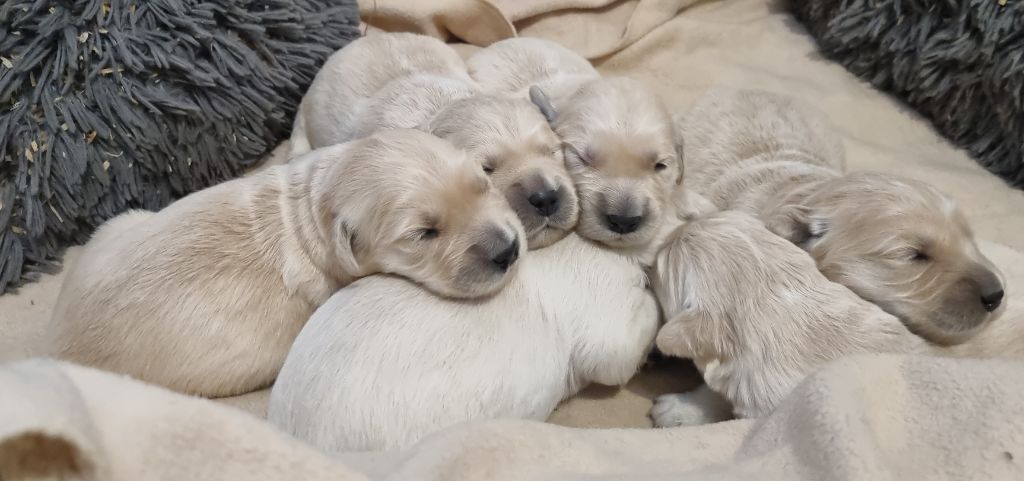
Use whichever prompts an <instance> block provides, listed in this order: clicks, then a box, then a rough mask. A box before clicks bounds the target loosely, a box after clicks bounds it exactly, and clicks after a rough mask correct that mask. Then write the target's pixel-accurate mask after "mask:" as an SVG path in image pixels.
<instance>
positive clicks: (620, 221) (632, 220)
mask: <svg viewBox="0 0 1024 481" xmlns="http://www.w3.org/2000/svg"><path fill="white" fill-rule="evenodd" d="M604 217H605V221H606V222H607V223H608V229H609V230H611V231H612V232H614V233H616V234H629V233H631V232H636V230H637V229H639V228H640V224H642V223H643V221H644V217H643V216H641V215H635V216H626V215H615V214H607V215H605V216H604Z"/></svg>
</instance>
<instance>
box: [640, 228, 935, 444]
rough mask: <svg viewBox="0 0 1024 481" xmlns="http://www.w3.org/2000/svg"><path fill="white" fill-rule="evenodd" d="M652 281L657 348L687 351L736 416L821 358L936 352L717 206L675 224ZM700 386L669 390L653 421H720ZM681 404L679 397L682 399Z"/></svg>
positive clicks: (751, 410)
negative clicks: (658, 311)
mask: <svg viewBox="0 0 1024 481" xmlns="http://www.w3.org/2000/svg"><path fill="white" fill-rule="evenodd" d="M653 278H654V282H653V283H654V288H655V292H656V293H657V296H658V299H659V301H660V303H661V307H662V310H663V312H664V314H665V318H666V319H667V322H666V324H665V326H664V327H662V328H661V330H660V332H659V333H658V336H657V345H658V349H659V350H661V351H662V352H664V353H665V354H668V355H672V356H678V357H686V358H691V359H693V360H694V362H695V363H696V365H697V368H698V369H699V370H700V371H701V373H702V374H703V375H704V379H705V381H706V382H707V386H708V387H709V388H710V389H712V390H714V391H715V392H717V393H720V394H722V395H723V396H724V397H725V398H726V399H728V401H730V402H731V403H732V406H733V407H734V409H735V413H736V415H738V416H739V417H762V416H766V415H768V414H770V413H771V411H772V410H773V409H774V407H775V406H776V405H777V404H778V403H779V402H780V401H781V400H782V398H784V397H785V396H786V395H787V394H788V393H789V392H790V391H791V390H792V389H793V388H794V387H795V386H796V385H797V384H798V383H799V382H800V381H801V380H803V379H804V378H805V377H806V376H808V375H809V374H811V373H812V372H814V371H815V370H817V369H818V368H819V367H821V366H822V365H824V364H826V363H828V362H830V361H833V360H837V359H840V358H842V357H846V356H851V355H855V354H862V353H902V354H941V353H944V352H945V351H943V350H942V348H938V347H934V346H932V345H930V344H929V343H928V342H927V341H925V340H924V339H922V338H920V337H918V336H916V335H914V334H913V333H911V332H910V331H909V330H907V328H906V327H905V326H904V325H903V324H902V323H901V322H900V321H899V319H897V318H896V317H894V316H892V315H890V314H888V313H886V312H885V311H883V310H882V309H880V308H879V307H878V306H876V305H874V304H872V303H870V302H868V301H865V300H863V299H861V298H860V297H858V296H857V295H856V294H854V293H853V292H851V291H850V290H849V289H847V288H846V287H843V286H841V285H839V284H836V283H834V282H831V281H829V280H828V279H826V278H825V276H824V275H822V274H821V272H819V271H818V269H817V268H816V266H815V264H814V260H813V259H811V257H810V256H808V255H807V253H806V252H804V251H803V250H801V249H800V248H798V247H796V246H794V245H792V244H791V243H789V242H787V241H786V240H785V239H782V238H780V237H778V236H776V235H774V234H773V233H771V232H769V231H768V230H767V229H766V228H765V227H764V225H763V224H762V223H761V222H759V221H758V220H757V219H755V218H753V217H751V216H749V215H747V214H744V213H741V212H737V211H724V212H720V213H716V214H713V215H711V216H708V217H706V218H703V219H700V220H696V221H693V222H690V223H688V224H686V225H685V226H684V227H681V228H680V229H679V230H678V232H677V233H676V237H675V238H674V239H671V240H670V241H669V242H668V244H667V246H666V247H665V248H664V250H662V251H661V253H659V254H658V258H657V262H656V264H655V269H654V274H653ZM687 398H689V400H690V401H692V402H693V403H707V402H714V396H713V395H711V394H710V393H707V392H706V390H704V391H700V390H699V391H697V392H695V393H689V394H687V395H683V396H682V397H680V396H679V395H667V396H663V397H661V398H659V399H658V401H657V404H656V405H655V407H654V408H653V409H652V415H653V418H654V421H655V424H656V425H658V426H661V427H666V426H670V425H679V424H684V423H692V422H695V421H709V420H720V419H715V418H720V417H722V416H723V415H724V414H727V411H723V410H722V409H720V408H712V409H711V410H706V409H705V410H701V409H697V410H696V413H695V411H694V408H693V407H692V406H690V405H691V404H692V403H690V402H685V401H686V400H687ZM681 401H682V402H681Z"/></svg>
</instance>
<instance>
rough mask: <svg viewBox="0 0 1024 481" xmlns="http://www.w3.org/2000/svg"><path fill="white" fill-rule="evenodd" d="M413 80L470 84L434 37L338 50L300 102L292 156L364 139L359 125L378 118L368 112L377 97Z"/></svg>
mask: <svg viewBox="0 0 1024 481" xmlns="http://www.w3.org/2000/svg"><path fill="white" fill-rule="evenodd" d="M414 74H428V75H430V74H432V75H436V76H440V77H443V78H450V79H453V81H455V82H458V81H462V82H465V83H468V84H470V85H471V84H472V80H471V79H470V78H469V75H468V74H467V73H466V64H465V63H464V62H463V61H462V58H461V57H459V55H458V53H456V52H455V51H454V50H452V49H451V47H449V46H447V45H445V44H444V42H442V41H440V40H438V39H436V38H433V37H428V36H425V35H418V34H413V33H388V34H372V35H367V36H365V37H361V38H359V39H356V40H355V41H353V42H351V43H349V44H348V45H346V46H345V48H342V49H341V50H338V51H337V52H335V53H334V54H333V55H331V56H330V57H329V58H328V59H327V61H326V62H324V65H323V67H321V68H320V71H319V72H317V74H316V77H314V79H313V83H312V84H311V85H310V86H309V90H307V91H306V95H305V96H303V98H302V103H301V104H300V105H299V112H298V114H297V115H296V117H295V125H294V127H293V128H292V139H291V149H292V151H291V156H292V157H295V156H297V155H300V154H303V153H305V152H307V151H308V150H309V149H316V148H319V147H324V146H328V145H334V144H340V143H342V142H347V141H349V140H352V139H355V138H358V136H357V134H358V133H365V131H364V132H358V130H359V129H360V128H363V129H365V124H362V125H361V124H360V123H358V122H356V119H358V118H360V117H362V116H364V115H375V114H374V112H373V109H372V108H371V109H368V107H369V106H370V105H372V104H373V103H375V102H376V101H379V99H374V94H376V93H377V92H378V91H379V90H380V89H381V88H382V87H384V86H385V85H386V84H387V83H388V82H390V81H392V80H394V79H397V78H399V77H404V76H407V75H414ZM409 98H411V99H417V98H420V97H419V96H410V97H409ZM425 105H427V104H426V103H424V104H423V106H425ZM397 120H401V119H397ZM413 120H414V121H416V120H420V119H413ZM415 126H416V124H415V123H412V124H408V125H402V127H406V128H412V127H415Z"/></svg>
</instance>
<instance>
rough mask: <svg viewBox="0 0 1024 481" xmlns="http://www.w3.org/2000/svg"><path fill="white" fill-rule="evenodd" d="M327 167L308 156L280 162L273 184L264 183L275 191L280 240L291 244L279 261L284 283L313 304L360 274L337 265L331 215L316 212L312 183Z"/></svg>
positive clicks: (316, 182)
mask: <svg viewBox="0 0 1024 481" xmlns="http://www.w3.org/2000/svg"><path fill="white" fill-rule="evenodd" d="M327 167H328V166H326V165H324V163H323V162H316V161H312V160H305V161H299V162H295V161H293V162H292V163H289V164H287V165H285V166H282V168H281V172H279V173H278V174H277V175H275V182H274V183H273V187H270V186H268V188H271V189H274V190H276V191H277V192H278V195H277V198H276V199H274V200H275V202H276V205H277V208H278V210H279V212H280V216H281V223H282V225H284V229H282V239H281V242H283V243H289V244H291V245H292V246H293V247H294V248H292V249H284V250H283V252H286V253H289V254H286V255H285V256H284V257H283V258H282V259H280V261H279V268H280V269H281V275H282V278H283V279H284V283H285V286H286V287H287V288H288V290H289V292H290V293H292V294H298V295H300V296H302V297H304V298H306V299H308V300H310V301H311V302H313V303H315V304H317V305H319V304H322V303H323V302H326V301H327V298H328V297H330V295H331V294H332V293H334V292H335V291H337V290H338V288H340V286H343V285H346V284H348V283H350V282H352V281H353V280H355V279H356V278H357V277H360V274H361V273H358V272H346V271H345V270H344V269H343V268H342V267H341V265H340V263H339V262H338V260H337V257H336V256H335V255H333V251H334V249H333V248H332V245H333V244H334V240H333V238H334V236H333V234H332V233H331V228H330V223H331V219H327V218H324V216H323V215H320V214H319V213H318V212H320V210H319V209H317V207H316V205H315V203H316V198H315V192H316V187H317V186H318V185H319V184H320V180H319V179H322V178H323V177H324V175H325V174H326V172H325V171H326V170H327Z"/></svg>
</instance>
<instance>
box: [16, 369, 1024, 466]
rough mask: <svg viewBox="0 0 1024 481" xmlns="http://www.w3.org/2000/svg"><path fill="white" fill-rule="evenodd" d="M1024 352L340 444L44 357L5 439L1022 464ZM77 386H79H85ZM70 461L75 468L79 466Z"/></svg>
mask: <svg viewBox="0 0 1024 481" xmlns="http://www.w3.org/2000/svg"><path fill="white" fill-rule="evenodd" d="M1022 368H1024V362H1022V361H1009V360H1002V359H988V360H980V359H967V360H964V359H949V358H934V357H927V356H900V355H862V356H853V357H849V358H846V359H843V360H840V361H837V362H834V363H831V364H829V365H826V366H825V367H824V368H823V369H821V370H820V371H818V372H817V373H815V374H813V375H811V376H809V377H808V378H807V379H805V380H804V381H803V382H802V383H801V384H800V385H799V386H797V387H796V388H795V389H794V390H793V392H792V393H790V395H789V396H787V397H786V398H785V399H784V400H783V401H782V402H781V403H780V405H779V407H778V409H777V410H776V411H775V412H774V413H773V414H771V415H770V416H769V417H767V418H764V419H760V420H736V421H729V422H723V423H717V424H711V425H704V426H696V427H680V428H671V429H603V430H602V429H578V428H570V427H564V426H557V425H552V424H545V423H540V422H536V421H523V420H495V421H480V422H472V423H466V424H463V425H459V426H453V427H451V428H449V429H446V430H443V431H441V432H438V433H435V434H433V435H431V436H428V437H427V438H425V439H424V440H423V441H421V442H420V443H419V444H417V445H415V446H413V447H412V448H410V449H408V450H407V451H405V452H393V453H351V454H348V453H346V454H341V455H339V456H337V457H330V456H328V455H326V454H322V453H319V452H317V451H315V450H313V449H312V448H310V447H308V446H306V445H304V444H302V443H300V442H299V441H297V440H295V439H294V438H291V437H289V436H287V435H286V434H284V433H283V432H280V431H278V430H277V429H275V428H273V427H272V426H270V425H269V424H267V423H266V422H265V421H263V420H261V419H258V418H255V417H252V416H249V415H246V414H244V413H241V412H238V411H236V410H234V409H232V408H229V407H226V406H222V405H219V404H217V403H213V402H211V401H208V400H204V399H199V398H195V397H189V396H185V395H181V394H177V393H173V392H170V391H167V390H165V389H163V388H159V387H155V386H150V385H146V384H143V383H141V382H139V381H135V380H132V379H129V378H127V377H124V376H119V375H115V374H111V373H106V372H102V371H98V370H93V369H90V368H84V367H80V366H75V365H72V364H67V363H62V362H57V361H53V360H49V359H32V360H27V361H21V362H17V363H9V364H6V365H2V366H0V446H3V447H6V448H8V449H9V448H10V447H11V446H15V447H17V448H18V449H17V450H16V451H17V452H18V453H19V455H21V456H22V457H27V458H34V459H43V456H46V455H47V454H50V453H52V452H54V451H53V450H51V449H48V448H47V447H46V446H42V445H39V444H34V443H31V442H26V440H27V439H29V438H30V437H31V434H32V433H47V435H48V436H49V437H50V438H52V439H58V440H61V441H62V442H63V443H65V444H66V445H67V448H68V449H67V450H65V452H71V453H77V456H78V459H76V460H75V462H65V463H53V462H51V463H36V465H35V468H36V471H34V472H33V473H32V474H34V475H36V478H32V477H30V476H26V475H25V472H24V471H22V472H18V471H15V469H16V468H17V467H19V466H24V465H25V463H20V462H19V460H17V459H13V458H12V457H11V456H5V455H2V454H0V476H3V479H4V480H5V481H14V480H21V479H38V478H42V479H62V478H60V475H67V474H69V473H68V472H67V469H77V471H75V472H73V473H70V474H72V476H70V479H97V480H100V479H102V480H111V481H120V480H142V481H148V480H157V479H167V480H171V479H211V480H212V479H254V480H266V481H277V480H282V481H283V480H291V479H304V480H312V481H320V480H323V481H327V480H340V481H344V480H359V481H363V480H370V479H373V480H386V481H442V480H443V481H462V480H465V481H469V480H473V481H483V480H496V481H498V480H500V481H506V480H507V481H519V480H546V479H579V480H598V479H627V478H628V479H652V480H653V479H673V478H674V479H678V478H679V477H684V478H685V479H696V480H712V479H714V480H726V481H729V480H736V481H739V480H746V479H753V478H756V479H764V480H769V481H771V480H787V481H803V480H806V481H831V480H837V481H838V480H865V481H879V480H894V481H898V480H902V479H929V480H939V481H945V480H949V481H954V480H957V481H959V480H1012V479H1024V478H1022V477H1024V462H1022V459H1024V377H1022V376H1020V372H1021V370H1022ZM76 391H77V392H76ZM69 467H70V468H69Z"/></svg>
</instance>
